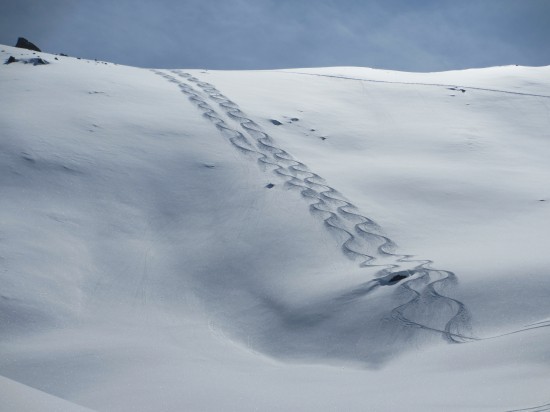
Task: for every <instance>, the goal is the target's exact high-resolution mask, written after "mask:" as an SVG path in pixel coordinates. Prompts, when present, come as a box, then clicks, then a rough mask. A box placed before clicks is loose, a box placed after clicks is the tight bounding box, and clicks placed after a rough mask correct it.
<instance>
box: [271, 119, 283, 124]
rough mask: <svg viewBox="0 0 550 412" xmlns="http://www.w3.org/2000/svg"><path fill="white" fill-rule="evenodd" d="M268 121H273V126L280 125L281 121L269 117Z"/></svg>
mask: <svg viewBox="0 0 550 412" xmlns="http://www.w3.org/2000/svg"><path fill="white" fill-rule="evenodd" d="M269 121H270V122H271V123H273V124H274V125H275V126H280V125H282V123H281V122H280V121H278V120H275V119H269Z"/></svg>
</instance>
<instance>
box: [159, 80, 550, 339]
mask: <svg viewBox="0 0 550 412" xmlns="http://www.w3.org/2000/svg"><path fill="white" fill-rule="evenodd" d="M151 71H152V72H153V73H155V74H157V75H160V76H162V77H164V78H165V79H166V80H168V81H169V82H171V83H174V84H176V85H178V86H179V88H180V90H181V92H182V93H184V94H185V95H187V97H188V98H189V100H190V101H191V102H192V103H193V104H195V105H196V106H197V107H198V108H199V109H200V110H201V111H202V112H203V116H204V117H206V118H207V119H208V120H210V121H211V122H212V123H214V125H215V126H216V128H217V129H218V130H220V131H221V132H222V134H223V135H224V136H225V137H226V138H227V139H228V140H229V141H230V143H231V144H232V145H233V146H234V147H235V148H236V149H237V150H239V151H240V152H242V153H243V154H245V155H251V156H253V157H255V158H256V159H257V162H258V163H259V165H260V166H261V167H262V168H263V169H264V170H265V169H266V168H271V170H272V172H273V173H275V174H276V175H278V176H279V177H281V178H282V179H284V181H285V186H286V187H287V188H290V189H297V190H299V191H300V194H301V195H302V196H303V197H304V198H305V199H306V200H309V201H311V202H310V206H309V207H310V211H311V213H312V214H314V215H320V216H321V217H322V219H323V223H324V225H325V226H326V227H327V229H328V230H330V231H333V232H334V234H335V235H336V236H337V237H338V238H339V239H343V240H342V241H341V248H342V252H343V253H344V254H345V255H346V256H347V257H349V258H351V259H359V260H361V263H360V266H361V267H371V268H377V269H378V271H377V272H376V277H375V279H373V280H371V281H369V282H367V284H366V285H365V284H363V285H360V286H358V287H357V288H356V289H355V290H352V291H349V292H346V293H345V294H344V295H343V296H341V297H342V298H346V297H350V296H364V295H366V294H368V293H370V292H371V291H372V290H373V289H375V288H377V287H379V286H388V285H394V284H399V286H398V289H397V291H399V292H402V293H404V294H406V295H408V296H409V297H410V298H409V300H408V301H406V302H405V303H403V304H401V305H399V306H397V307H395V308H394V309H393V310H392V311H391V313H390V317H391V319H394V320H396V321H397V322H399V323H400V324H401V325H403V326H405V327H411V328H417V329H422V330H425V331H428V332H434V333H438V334H441V335H442V337H443V338H444V339H445V340H447V341H448V342H449V343H464V342H470V341H475V340H485V339H494V338H498V337H501V336H506V335H510V334H514V333H519V332H524V331H527V330H531V329H537V328H541V327H548V326H550V321H544V322H537V323H534V324H530V325H526V326H525V328H522V329H519V330H516V331H512V332H508V333H504V334H501V335H498V336H490V337H484V338H478V337H473V336H466V335H465V334H463V333H461V330H463V329H467V328H468V326H469V320H470V317H469V312H468V309H467V308H466V306H465V305H464V303H462V302H460V301H459V300H456V299H453V298H451V297H449V296H446V295H443V294H442V293H441V290H440V289H441V288H443V287H449V286H452V285H454V284H456V283H457V277H456V275H455V274H454V273H453V272H451V271H447V270H438V269H435V268H432V267H431V265H432V264H433V262H432V261H431V260H417V259H413V258H414V256H413V255H406V254H397V253H394V251H395V250H396V248H397V246H396V244H395V243H394V242H393V241H392V240H391V239H389V238H388V237H386V236H384V235H382V234H381V233H380V232H381V229H380V227H379V226H378V225H377V224H376V223H375V222H374V221H373V220H372V219H369V218H368V217H366V216H363V215H361V214H360V212H359V210H358V208H357V207H356V206H355V205H353V204H352V203H351V202H349V201H348V200H346V199H345V198H344V196H343V195H341V194H340V193H339V192H338V191H337V190H336V189H334V188H332V187H331V186H329V185H328V184H327V183H326V182H325V180H324V179H323V178H322V177H321V176H319V175H318V174H316V173H313V172H311V171H310V170H309V168H308V167H307V166H306V165H305V164H303V163H301V162H299V161H297V160H295V159H294V158H293V157H292V156H291V155H290V154H289V153H288V152H286V151H285V150H283V149H280V148H279V147H277V146H276V145H275V143H274V141H273V139H272V138H271V137H270V136H269V135H268V134H267V133H265V132H264V131H263V130H262V129H261V127H260V126H259V125H258V124H257V123H255V122H254V121H253V120H251V119H250V118H248V117H247V116H246V115H245V113H243V112H242V111H241V110H240V108H239V106H238V105H237V104H236V103H234V102H233V101H231V100H230V99H228V98H227V97H225V96H224V95H223V94H222V93H221V92H220V91H219V90H217V89H216V88H215V87H214V86H213V85H212V84H210V83H206V82H202V81H201V80H199V79H197V78H195V77H193V76H192V75H191V74H189V73H185V72H182V71H179V70H172V71H171V73H172V74H174V75H177V76H178V77H180V78H182V79H184V80H185V81H187V82H189V83H193V84H195V85H196V86H197V87H198V88H200V89H201V90H202V92H204V94H205V95H206V96H207V98H208V99H210V100H212V101H214V102H216V103H217V104H218V105H219V106H220V107H221V109H222V110H223V111H224V113H225V114H226V115H227V116H228V117H229V118H230V119H232V120H234V121H235V122H236V123H237V124H238V125H239V126H240V127H241V128H242V129H243V130H244V131H245V133H246V134H247V135H248V136H249V137H248V138H247V137H246V136H245V135H244V134H243V133H242V132H240V131H238V130H236V129H235V128H234V127H231V126H229V125H228V124H227V122H226V121H225V120H223V118H222V117H221V116H220V115H219V114H218V113H217V112H216V111H215V110H214V109H213V108H212V107H211V106H210V105H209V104H208V103H207V101H206V100H205V98H204V97H202V96H201V95H200V94H199V93H200V92H198V91H197V90H196V89H194V88H193V87H192V86H190V85H189V84H187V83H186V82H184V81H181V80H179V79H177V78H176V77H174V76H173V75H171V74H167V73H165V72H163V71H160V70H151ZM297 74H307V73H297ZM319 76H323V75H319ZM330 77H333V76H330ZM356 80H363V79H356ZM386 83H387V82H386ZM434 86H435V85H434ZM438 86H444V85H438ZM542 97H544V96H542ZM377 261H378V262H377ZM388 261H390V262H388ZM407 264H408V265H407ZM411 265H413V267H412V268H410V266H411ZM407 266H408V267H409V268H407ZM417 284H420V288H419V289H420V290H419V289H417V288H416V287H415V285H417ZM430 304H443V305H445V306H446V307H449V308H451V311H452V314H451V315H449V317H448V319H447V321H446V322H445V324H444V325H443V326H442V327H433V326H429V325H425V324H423V323H420V322H417V321H415V320H414V319H411V318H410V317H408V316H407V312H408V311H410V310H414V309H415V308H418V307H421V308H422V306H423V308H424V309H425V308H426V307H427V306H428V305H430Z"/></svg>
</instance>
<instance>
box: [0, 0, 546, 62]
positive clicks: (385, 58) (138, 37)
mask: <svg viewBox="0 0 550 412" xmlns="http://www.w3.org/2000/svg"><path fill="white" fill-rule="evenodd" d="M19 36H23V37H27V38H28V39H29V40H31V41H32V42H34V43H36V44H37V45H38V46H39V47H40V48H41V49H42V50H44V51H48V52H54V53H58V52H62V53H67V54H69V55H72V56H80V57H84V58H92V59H93V58H97V59H99V60H107V61H113V62H116V63H121V64H130V65H135V66H143V67H166V68H172V67H182V68H208V69H268V68H285V67H286V68H288V67H315V66H367V67H376V68H385V69H395V70H406V71H439V70H450V69H461V68H469V67H486V66H496V65H506V64H520V65H528V66H542V65H550V0H372V1H371V0H155V1H148V0H89V1H88V0H3V1H2V2H1V3H0V43H2V44H8V45H14V44H15V41H16V40H17V37H19Z"/></svg>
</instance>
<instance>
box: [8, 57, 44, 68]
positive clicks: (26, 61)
mask: <svg viewBox="0 0 550 412" xmlns="http://www.w3.org/2000/svg"><path fill="white" fill-rule="evenodd" d="M17 62H21V63H24V64H32V65H33V66H38V65H41V64H50V62H48V61H47V60H44V59H41V58H40V57H33V58H31V59H16V58H15V57H13V56H10V57H9V58H8V60H6V62H5V63H4V64H10V63H17Z"/></svg>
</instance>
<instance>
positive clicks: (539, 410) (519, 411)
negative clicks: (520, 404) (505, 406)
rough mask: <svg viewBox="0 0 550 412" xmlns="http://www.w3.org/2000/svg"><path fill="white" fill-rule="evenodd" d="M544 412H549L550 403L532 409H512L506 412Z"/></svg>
mask: <svg viewBox="0 0 550 412" xmlns="http://www.w3.org/2000/svg"><path fill="white" fill-rule="evenodd" d="M545 411H550V403H547V404H544V405H540V406H534V407H532V408H525V409H513V410H509V411H507V412H545Z"/></svg>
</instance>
